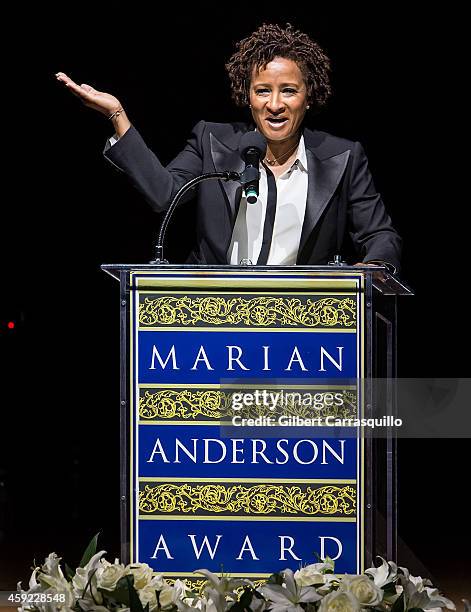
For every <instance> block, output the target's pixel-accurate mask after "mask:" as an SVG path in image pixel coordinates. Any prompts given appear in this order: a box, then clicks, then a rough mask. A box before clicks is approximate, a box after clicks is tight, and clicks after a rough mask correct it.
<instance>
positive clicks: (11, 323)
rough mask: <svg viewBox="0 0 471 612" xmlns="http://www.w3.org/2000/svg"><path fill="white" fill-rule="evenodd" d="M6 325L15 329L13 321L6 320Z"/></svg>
mask: <svg viewBox="0 0 471 612" xmlns="http://www.w3.org/2000/svg"><path fill="white" fill-rule="evenodd" d="M7 327H8V329H15V323H14V321H8V323H7Z"/></svg>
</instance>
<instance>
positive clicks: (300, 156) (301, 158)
mask: <svg viewBox="0 0 471 612" xmlns="http://www.w3.org/2000/svg"><path fill="white" fill-rule="evenodd" d="M257 131H258V130H257V128H255V132H257ZM260 163H261V161H260ZM295 164H297V165H298V166H299V167H300V168H301V170H304V172H307V156H306V145H305V144H304V136H303V134H301V138H300V139H299V144H298V151H297V155H296V159H295V160H294V162H293V163H292V164H291V166H290V169H291V168H292V167H293V166H294V165H295ZM262 166H263V164H262ZM283 174H284V173H283Z"/></svg>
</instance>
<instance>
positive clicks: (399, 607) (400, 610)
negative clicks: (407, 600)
mask: <svg viewBox="0 0 471 612" xmlns="http://www.w3.org/2000/svg"><path fill="white" fill-rule="evenodd" d="M391 612H404V593H401V595H400V596H399V597H398V598H397V599H396V601H395V602H394V605H393V607H392V608H391Z"/></svg>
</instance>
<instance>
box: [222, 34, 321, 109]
mask: <svg viewBox="0 0 471 612" xmlns="http://www.w3.org/2000/svg"><path fill="white" fill-rule="evenodd" d="M236 48H237V50H236V52H235V53H234V54H233V55H232V56H231V57H230V59H229V61H228V62H227V64H226V66H225V67H226V70H227V73H228V75H229V79H230V82H231V89H232V99H233V100H234V102H235V103H236V105H237V106H245V105H246V104H247V103H248V100H249V85H250V79H251V76H252V70H253V68H254V66H256V67H257V68H258V69H261V68H265V67H266V65H267V64H268V63H269V62H271V61H272V60H273V59H274V58H275V57H284V58H286V59H290V60H293V61H295V62H296V63H297V64H298V66H299V69H300V70H301V72H302V75H303V77H304V81H305V83H306V87H307V93H308V101H309V104H312V105H315V106H316V107H317V109H320V108H322V107H323V106H325V104H326V102H327V100H328V99H329V97H330V95H331V93H332V90H331V86H330V78H329V75H330V59H329V58H328V57H327V55H326V54H325V53H324V51H323V50H322V49H321V48H320V46H319V45H318V44H317V43H316V42H314V41H313V40H312V39H311V38H309V36H308V35H307V34H304V33H303V32H300V31H299V30H296V29H295V28H294V27H293V26H292V25H291V24H290V23H287V24H286V26H285V27H284V28H283V27H281V26H279V25H276V24H273V23H264V24H263V25H261V26H260V27H259V28H258V29H257V30H255V32H253V33H252V34H250V36H248V37H247V38H244V39H243V40H241V41H240V42H238V43H237V45H236Z"/></svg>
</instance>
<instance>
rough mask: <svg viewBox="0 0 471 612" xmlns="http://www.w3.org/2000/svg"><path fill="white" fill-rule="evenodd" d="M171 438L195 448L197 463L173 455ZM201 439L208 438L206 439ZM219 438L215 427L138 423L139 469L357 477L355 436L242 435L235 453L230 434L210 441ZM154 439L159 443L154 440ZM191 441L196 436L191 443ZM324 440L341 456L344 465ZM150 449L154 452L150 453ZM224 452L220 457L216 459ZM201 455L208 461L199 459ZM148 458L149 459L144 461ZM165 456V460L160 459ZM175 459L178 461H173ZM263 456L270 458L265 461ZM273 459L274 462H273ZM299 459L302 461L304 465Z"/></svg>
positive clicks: (219, 474) (174, 473)
mask: <svg viewBox="0 0 471 612" xmlns="http://www.w3.org/2000/svg"><path fill="white" fill-rule="evenodd" d="M306 433H307V431H306ZM175 438H178V439H179V440H180V442H181V444H182V445H183V446H184V447H185V448H187V449H188V451H189V452H190V454H191V455H194V451H195V450H196V453H197V455H196V457H197V464H195V462H194V461H193V459H191V458H190V457H189V456H188V455H187V454H186V453H185V452H184V451H182V450H181V449H179V451H178V456H177V454H176V452H175ZM205 439H211V440H212V441H211V442H206V443H205V441H204V440H205ZM218 439H219V428H218V427H215V426H204V425H198V426H195V425H193V426H191V425H187V426H181V425H177V426H174V427H172V426H171V425H165V426H158V425H145V426H141V427H140V428H139V466H140V470H139V473H140V475H141V476H146V477H152V476H177V477H182V478H184V477H185V476H190V475H191V476H193V477H196V478H198V477H202V478H204V477H213V478H237V477H240V478H244V477H245V478H247V477H250V478H287V479H288V480H289V479H290V478H315V479H318V478H347V479H351V478H356V473H357V469H356V449H357V441H356V440H355V439H345V440H344V443H342V442H341V441H340V440H337V439H335V438H328V439H327V440H325V441H323V440H322V439H315V438H313V439H310V440H305V441H303V442H300V440H303V438H286V439H285V441H283V442H280V441H279V440H277V439H276V438H265V439H264V440H263V441H262V440H260V441H259V442H252V439H251V438H246V439H242V438H241V439H240V441H239V442H237V443H235V444H236V448H237V449H239V451H240V450H242V452H237V453H233V448H234V443H233V442H232V439H230V438H221V439H220V440H219V441H215V440H218ZM157 440H159V442H158V443H157V445H156V441H157ZM193 440H197V441H196V442H193ZM265 444H266V448H265ZM326 444H328V445H329V446H330V447H331V448H332V449H333V450H334V452H335V453H336V454H337V455H339V456H340V457H341V458H342V459H343V464H342V463H341V462H340V461H339V460H338V458H336V456H335V455H334V454H333V453H332V452H331V451H330V450H329V448H328V447H327V446H326ZM277 445H278V446H277ZM205 447H206V448H205ZM254 448H255V450H262V449H264V450H263V454H258V455H254V453H253V449H254ZM154 449H155V453H153V451H154ZM206 449H207V455H206V457H205V450H206ZM280 449H281V450H280ZM162 451H163V453H162ZM294 451H295V452H294ZM285 453H286V454H287V455H288V458H289V461H288V462H286V461H287V457H286V454H285ZM164 455H165V457H164ZM224 455H225V457H224ZM316 455H317V456H316ZM223 457H224V459H223V460H222V461H219V460H220V459H222V458H223ZM205 458H206V460H207V463H204V460H205ZM150 459H152V462H149V460H150ZM165 459H167V461H168V463H166V462H165ZM176 459H178V461H179V462H180V463H175V460H176ZM234 460H237V461H242V460H244V463H234ZM266 460H268V461H272V462H273V463H272V464H269V463H267V462H266ZM277 460H278V461H279V463H276V461H277ZM209 461H218V463H209ZM254 461H256V463H254ZM324 461H325V463H324V464H323V462H324ZM301 462H305V463H306V465H303V464H302V463H301Z"/></svg>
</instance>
